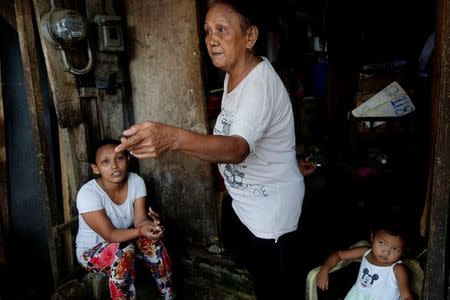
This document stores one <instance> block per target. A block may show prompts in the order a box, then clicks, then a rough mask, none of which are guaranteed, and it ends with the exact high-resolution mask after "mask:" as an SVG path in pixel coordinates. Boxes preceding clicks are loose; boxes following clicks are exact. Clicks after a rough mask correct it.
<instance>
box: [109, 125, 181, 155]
mask: <svg viewBox="0 0 450 300" xmlns="http://www.w3.org/2000/svg"><path fill="white" fill-rule="evenodd" d="M175 132H176V127H173V126H169V125H165V124H162V123H157V122H152V121H145V122H143V123H140V124H135V125H133V126H131V127H130V128H129V129H127V130H125V131H124V132H123V137H122V138H121V140H120V141H121V142H122V143H121V144H120V145H119V146H117V147H116V149H115V150H116V152H119V151H123V150H128V151H130V154H131V155H133V156H134V157H136V158H139V159H141V158H151V157H159V156H161V155H162V154H164V153H165V152H166V151H168V150H170V148H171V146H172V144H173V141H174V134H175Z"/></svg>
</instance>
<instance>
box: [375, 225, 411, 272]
mask: <svg viewBox="0 0 450 300" xmlns="http://www.w3.org/2000/svg"><path fill="white" fill-rule="evenodd" d="M404 248H405V242H404V240H403V239H402V238H401V237H400V236H395V235H391V234H389V233H388V232H386V231H384V230H378V231H376V232H375V233H374V235H373V238H372V253H373V259H374V263H375V264H376V265H380V266H388V265H392V264H393V263H395V262H396V261H397V260H399V259H400V257H401V256H402V255H403V251H404Z"/></svg>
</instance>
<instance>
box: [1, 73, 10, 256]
mask: <svg viewBox="0 0 450 300" xmlns="http://www.w3.org/2000/svg"><path fill="white" fill-rule="evenodd" d="M0 66H1V64H0ZM2 86H3V84H2V76H1V72H0V264H2V263H5V262H6V261H7V259H6V253H5V246H6V244H5V242H6V237H7V234H8V232H9V212H8V211H9V209H8V207H9V205H8V178H7V174H6V145H5V143H6V139H5V118H4V112H3V92H2Z"/></svg>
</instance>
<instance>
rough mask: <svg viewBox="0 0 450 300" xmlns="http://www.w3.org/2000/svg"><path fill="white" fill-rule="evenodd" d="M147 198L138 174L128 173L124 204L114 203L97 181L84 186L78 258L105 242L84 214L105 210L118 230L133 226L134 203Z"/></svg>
mask: <svg viewBox="0 0 450 300" xmlns="http://www.w3.org/2000/svg"><path fill="white" fill-rule="evenodd" d="M145 196H147V189H146V187H145V182H144V180H143V179H142V177H140V176H139V175H138V174H136V173H133V172H129V173H128V195H127V199H126V200H125V202H124V203H122V204H120V205H118V204H116V203H114V202H113V201H112V200H111V198H109V196H108V194H106V192H105V191H104V190H103V189H102V188H101V187H100V186H99V185H98V183H97V181H96V180H95V179H92V180H90V181H88V182H87V183H86V184H84V185H83V186H82V187H81V189H80V190H79V191H78V194H77V209H78V233H77V236H76V246H77V258H78V260H79V261H80V257H81V255H82V254H83V253H84V252H85V251H86V250H87V249H89V248H92V247H94V246H95V245H97V244H99V243H103V242H105V240H104V239H103V238H102V237H101V236H100V235H98V234H97V233H96V232H95V231H94V230H92V229H91V228H90V227H89V225H88V224H86V222H85V221H84V219H83V216H82V215H81V214H82V213H85V212H90V211H96V210H101V209H104V210H105V212H106V215H107V216H108V217H109V218H110V220H111V223H112V224H113V225H114V227H116V228H118V229H127V228H130V227H132V226H133V221H134V201H135V200H136V199H138V198H141V197H145Z"/></svg>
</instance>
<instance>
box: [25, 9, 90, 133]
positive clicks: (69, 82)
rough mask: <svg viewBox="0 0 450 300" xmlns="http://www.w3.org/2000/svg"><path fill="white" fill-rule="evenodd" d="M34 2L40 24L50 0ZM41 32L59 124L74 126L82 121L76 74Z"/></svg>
mask: <svg viewBox="0 0 450 300" xmlns="http://www.w3.org/2000/svg"><path fill="white" fill-rule="evenodd" d="M33 3H34V8H35V15H36V21H37V23H38V24H40V22H41V19H42V16H43V15H44V14H45V13H47V12H49V11H50V8H51V7H50V1H48V0H33ZM39 34H40V38H41V45H42V50H43V53H44V58H45V64H46V66H47V75H48V80H49V84H50V89H51V91H52V94H53V102H54V105H55V110H56V115H57V118H58V124H59V126H60V127H62V128H66V127H69V128H74V127H76V126H77V125H78V124H79V123H81V121H82V115H81V110H80V100H79V97H78V89H77V84H76V79H75V76H74V75H73V74H71V73H69V72H67V71H65V67H64V64H63V63H62V60H61V53H60V51H59V50H57V49H56V48H55V47H54V46H53V45H52V44H50V43H48V42H47V41H46V40H45V38H44V37H43V34H42V31H41V30H39Z"/></svg>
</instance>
